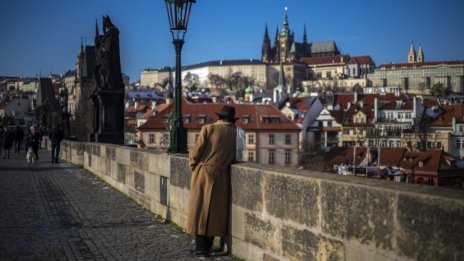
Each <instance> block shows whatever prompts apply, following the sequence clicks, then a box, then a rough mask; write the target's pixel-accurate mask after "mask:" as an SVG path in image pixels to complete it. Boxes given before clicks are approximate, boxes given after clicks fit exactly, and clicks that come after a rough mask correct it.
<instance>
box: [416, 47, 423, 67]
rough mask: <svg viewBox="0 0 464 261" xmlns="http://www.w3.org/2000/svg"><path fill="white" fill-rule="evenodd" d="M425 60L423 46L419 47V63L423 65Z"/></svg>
mask: <svg viewBox="0 0 464 261" xmlns="http://www.w3.org/2000/svg"><path fill="white" fill-rule="evenodd" d="M424 61H425V60H424V51H423V50H422V45H419V53H418V54H417V62H418V63H423V62H424Z"/></svg>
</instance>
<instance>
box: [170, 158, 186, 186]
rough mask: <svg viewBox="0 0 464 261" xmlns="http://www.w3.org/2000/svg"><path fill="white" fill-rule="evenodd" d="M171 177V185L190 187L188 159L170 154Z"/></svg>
mask: <svg viewBox="0 0 464 261" xmlns="http://www.w3.org/2000/svg"><path fill="white" fill-rule="evenodd" d="M170 164H171V166H170V167H171V178H170V180H169V182H170V184H171V185H172V186H176V187H180V188H186V189H190V177H191V176H192V174H191V172H190V170H189V168H188V159H187V158H185V157H179V156H171V163H170Z"/></svg>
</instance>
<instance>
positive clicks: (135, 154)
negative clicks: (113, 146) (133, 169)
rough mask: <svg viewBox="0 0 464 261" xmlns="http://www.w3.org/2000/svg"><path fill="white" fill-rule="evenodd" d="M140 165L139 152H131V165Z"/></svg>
mask: <svg viewBox="0 0 464 261" xmlns="http://www.w3.org/2000/svg"><path fill="white" fill-rule="evenodd" d="M138 163H139V152H138V151H133V150H131V151H130V164H131V165H132V166H137V164H138Z"/></svg>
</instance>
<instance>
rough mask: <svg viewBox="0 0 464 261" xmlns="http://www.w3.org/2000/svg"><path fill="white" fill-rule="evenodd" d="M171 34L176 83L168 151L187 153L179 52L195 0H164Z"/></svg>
mask: <svg viewBox="0 0 464 261" xmlns="http://www.w3.org/2000/svg"><path fill="white" fill-rule="evenodd" d="M165 2H166V10H167V13H168V19H169V28H170V30H171V34H172V44H173V45H174V49H175V50H176V83H175V88H174V113H173V117H172V122H171V133H170V136H171V137H170V143H169V149H168V152H169V153H187V132H186V130H185V128H184V124H183V120H182V90H181V89H182V82H181V78H182V76H181V59H180V58H181V52H182V46H183V44H184V36H185V33H186V32H187V25H188V20H189V16H190V9H191V8H192V4H193V3H195V0H165Z"/></svg>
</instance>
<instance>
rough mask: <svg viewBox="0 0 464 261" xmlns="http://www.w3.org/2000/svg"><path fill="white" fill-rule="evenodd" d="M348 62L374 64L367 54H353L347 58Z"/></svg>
mask: <svg viewBox="0 0 464 261" xmlns="http://www.w3.org/2000/svg"><path fill="white" fill-rule="evenodd" d="M348 64H372V65H373V64H374V60H372V58H371V57H370V56H369V55H362V56H353V57H350V59H349V60H348Z"/></svg>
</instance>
